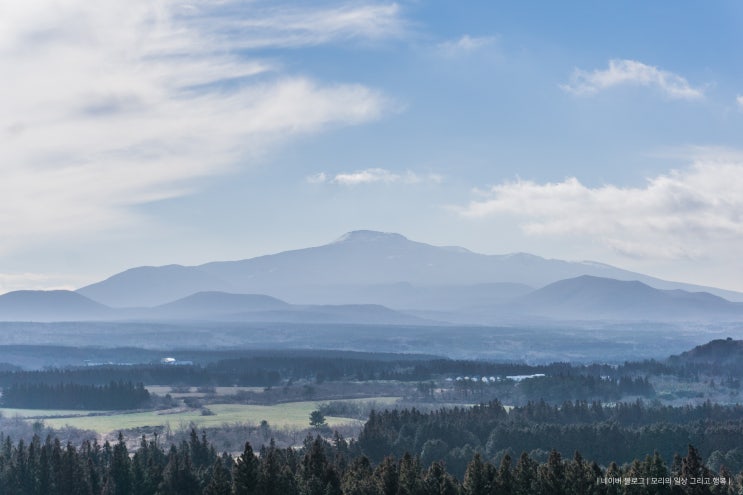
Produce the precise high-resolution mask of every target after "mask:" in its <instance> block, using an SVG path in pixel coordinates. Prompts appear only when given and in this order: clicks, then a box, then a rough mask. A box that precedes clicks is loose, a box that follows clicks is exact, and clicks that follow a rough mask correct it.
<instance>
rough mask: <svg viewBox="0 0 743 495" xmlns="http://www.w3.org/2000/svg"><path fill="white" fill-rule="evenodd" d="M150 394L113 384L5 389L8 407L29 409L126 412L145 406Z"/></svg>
mask: <svg viewBox="0 0 743 495" xmlns="http://www.w3.org/2000/svg"><path fill="white" fill-rule="evenodd" d="M149 400H150V393H149V392H148V391H147V389H145V388H144V385H143V384H142V383H138V384H136V385H135V384H133V383H132V382H110V383H108V384H107V385H101V386H98V385H81V384H76V383H57V384H55V385H47V384H46V383H15V384H12V385H10V386H8V387H5V388H3V396H2V404H3V406H5V407H15V408H27V409H89V410H96V409H100V410H123V409H136V408H138V407H142V406H144V405H146V404H147V403H148V402H149Z"/></svg>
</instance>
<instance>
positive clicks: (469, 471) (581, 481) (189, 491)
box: [0, 431, 740, 495]
mask: <svg viewBox="0 0 743 495" xmlns="http://www.w3.org/2000/svg"><path fill="white" fill-rule="evenodd" d="M702 461H703V460H702V458H701V457H700V455H699V452H698V451H697V449H696V448H695V447H693V446H691V445H690V446H688V450H687V451H686V455H685V456H684V457H680V456H676V457H674V459H673V462H672V464H671V465H670V466H669V465H667V463H666V462H665V461H664V459H663V458H662V457H661V456H660V455H658V454H657V453H656V454H654V455H652V456H646V457H645V458H644V459H641V460H635V461H633V462H632V463H630V464H628V465H625V466H623V467H620V466H618V465H617V464H616V463H613V462H612V463H610V464H609V465H608V467H606V468H603V467H601V466H599V465H598V464H597V463H596V462H593V461H590V460H586V459H584V458H583V456H582V455H581V454H580V453H579V452H575V453H574V454H573V455H572V456H571V457H569V458H565V457H564V456H563V455H562V454H561V453H560V452H558V451H556V450H552V451H550V452H549V453H548V455H547V458H546V460H544V461H542V462H540V461H538V460H536V459H534V458H532V457H531V456H530V455H528V454H526V453H522V454H521V455H520V456H518V458H517V459H513V458H511V456H509V455H505V456H504V457H503V458H502V460H501V461H500V462H499V463H498V464H497V465H496V464H494V463H492V462H490V461H488V460H485V458H484V457H483V456H482V455H481V454H479V453H476V454H474V455H473V456H472V457H471V459H469V461H468V463H467V465H466V469H465V472H464V475H463V476H462V477H461V478H458V477H456V476H453V475H452V474H451V473H450V472H449V470H448V469H447V466H446V465H445V464H444V463H442V462H441V461H439V460H436V461H433V462H431V463H430V464H428V465H424V464H422V462H421V459H420V458H419V457H417V456H413V455H411V454H409V453H405V454H403V455H402V456H400V457H395V456H392V455H388V456H385V457H384V458H383V459H382V460H381V461H380V462H379V463H376V464H373V463H372V462H370V460H369V458H368V457H367V456H366V455H364V453H363V449H361V448H360V446H359V445H358V444H357V443H355V442H353V441H351V442H348V441H346V440H345V439H343V438H342V437H340V436H338V435H336V436H335V437H334V438H332V439H331V440H326V439H323V438H322V437H320V436H319V435H318V436H315V437H314V438H313V437H312V436H308V437H307V439H306V440H305V442H304V445H303V446H302V448H300V449H279V448H277V447H276V446H275V445H274V444H273V443H269V444H268V445H267V446H263V447H262V448H261V449H260V450H259V452H258V453H257V455H256V452H254V451H253V449H252V446H251V445H250V444H249V443H246V444H245V447H244V450H243V452H242V453H241V454H240V455H238V456H236V457H233V456H232V455H230V454H226V453H223V454H221V455H220V454H217V452H216V451H215V450H214V448H213V447H212V446H211V445H210V444H209V441H208V439H207V438H206V436H205V435H202V436H201V438H199V436H198V435H197V433H196V431H192V432H191V435H190V439H189V440H188V441H186V440H184V441H183V442H181V443H180V444H179V445H177V446H176V445H172V446H170V447H165V446H162V445H160V443H159V440H158V438H157V437H155V438H150V439H147V438H145V437H142V439H141V442H140V445H139V447H138V448H137V449H136V450H135V451H134V452H129V450H128V449H127V446H126V443H125V442H124V440H123V438H121V437H120V438H119V441H118V442H115V443H113V445H112V444H110V443H108V442H106V443H105V444H104V445H99V444H98V443H97V442H95V441H94V442H90V441H86V442H84V443H83V444H82V445H81V446H80V447H79V448H76V447H75V446H73V445H72V444H67V445H62V444H61V443H60V442H59V440H55V439H52V438H47V439H46V440H45V441H43V442H42V441H41V440H40V439H39V437H38V436H34V438H33V439H32V440H31V441H30V443H29V444H28V445H26V444H24V442H23V441H19V442H18V443H13V442H12V441H11V440H10V439H9V438H5V439H4V441H3V443H2V449H1V450H0V486H1V487H2V488H3V493H9V494H23V495H26V494H28V495H35V494H39V495H42V494H43V495H63V494H83V493H86V494H106V495H109V494H110V495H114V494H116V495H129V494H137V495H156V494H163V495H165V494H172V495H197V494H204V495H217V494H219V495H229V494H233V495H238V494H240V495H241V494H245V495H247V494H260V495H292V494H301V495H340V494H380V495H395V494H406V495H428V494H432V495H433V494H442V495H443V494H446V495H457V494H466V495H490V494H519V495H521V494H523V495H527V494H534V495H541V494H544V495H573V494H580V495H584V494H597V495H603V494H607V495H608V494H619V493H658V494H672V493H674V494H732V493H738V490H739V489H740V477H733V476H732V475H731V474H730V472H729V471H727V470H726V469H725V468H722V469H721V470H720V472H719V473H716V472H713V471H711V470H710V469H708V468H707V467H705V465H704V463H703V462H702Z"/></svg>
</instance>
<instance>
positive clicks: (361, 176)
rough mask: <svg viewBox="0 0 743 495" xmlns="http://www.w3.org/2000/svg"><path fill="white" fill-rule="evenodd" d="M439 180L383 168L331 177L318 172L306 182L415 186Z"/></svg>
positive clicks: (438, 181)
mask: <svg viewBox="0 0 743 495" xmlns="http://www.w3.org/2000/svg"><path fill="white" fill-rule="evenodd" d="M441 180H442V178H441V176H440V175H437V174H427V175H420V174H416V173H415V172H411V171H410V170H408V171H406V172H405V173H402V174H398V173H395V172H392V171H390V170H387V169H384V168H368V169H365V170H358V171H355V172H342V173H339V174H336V175H334V176H332V177H330V176H328V175H327V174H326V173H325V172H320V173H317V174H314V175H311V176H309V177H307V182H309V183H310V184H322V183H330V184H339V185H342V186H356V185H359V184H373V183H376V182H381V183H386V184H390V183H394V182H399V183H404V184H417V183H420V182H434V183H440V182H441Z"/></svg>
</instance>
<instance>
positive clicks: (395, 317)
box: [119, 292, 436, 325]
mask: <svg viewBox="0 0 743 495" xmlns="http://www.w3.org/2000/svg"><path fill="white" fill-rule="evenodd" d="M119 316H120V317H122V318H124V317H125V318H126V319H130V320H131V319H141V320H147V321H152V320H170V321H174V320H194V321H225V322H227V321H229V322H260V323H268V322H274V323H358V324H384V325H390V324H395V325H422V324H430V323H436V322H433V321H431V320H425V319H422V318H418V317H415V316H411V315H407V314H404V313H401V312H399V311H394V310H391V309H389V308H386V307H384V306H379V305H373V304H360V305H322V306H317V305H294V304H289V303H286V302H284V301H282V300H280V299H276V298H274V297H270V296H265V295H262V294H229V293H225V292H199V293H196V294H193V295H191V296H187V297H184V298H183V299H179V300H177V301H173V302H171V303H167V304H163V305H160V306H156V307H154V308H130V309H122V310H119Z"/></svg>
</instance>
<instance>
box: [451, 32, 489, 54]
mask: <svg viewBox="0 0 743 495" xmlns="http://www.w3.org/2000/svg"><path fill="white" fill-rule="evenodd" d="M497 41H498V38H497V37H496V36H470V35H468V34H465V35H463V36H462V37H460V38H458V39H456V40H449V41H445V42H443V43H439V44H438V45H437V48H438V51H439V53H440V54H442V55H444V56H445V57H456V56H459V55H463V54H467V53H472V52H474V51H477V50H480V49H482V48H486V47H489V46H493V45H495V44H496V43H497Z"/></svg>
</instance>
